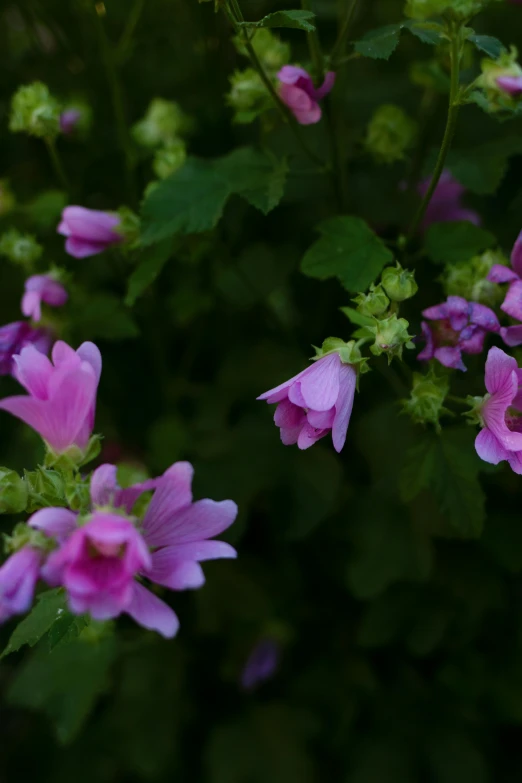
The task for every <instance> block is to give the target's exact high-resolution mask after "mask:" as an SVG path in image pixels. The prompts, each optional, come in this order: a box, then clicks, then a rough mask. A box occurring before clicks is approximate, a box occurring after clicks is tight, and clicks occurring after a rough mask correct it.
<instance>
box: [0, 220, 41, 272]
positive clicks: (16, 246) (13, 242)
mask: <svg viewBox="0 0 522 783" xmlns="http://www.w3.org/2000/svg"><path fill="white" fill-rule="evenodd" d="M42 253H43V247H42V246H41V245H39V244H38V242H37V241H36V239H35V238H34V236H32V235H31V234H21V233H20V231H18V230H17V229H16V228H12V229H10V230H9V231H6V232H5V234H2V236H1V237H0V255H2V256H6V258H8V259H9V260H10V261H12V263H13V264H20V265H21V266H24V267H26V268H29V269H30V268H31V267H32V265H33V264H34V263H35V262H36V261H38V259H39V258H40V256H41V255H42Z"/></svg>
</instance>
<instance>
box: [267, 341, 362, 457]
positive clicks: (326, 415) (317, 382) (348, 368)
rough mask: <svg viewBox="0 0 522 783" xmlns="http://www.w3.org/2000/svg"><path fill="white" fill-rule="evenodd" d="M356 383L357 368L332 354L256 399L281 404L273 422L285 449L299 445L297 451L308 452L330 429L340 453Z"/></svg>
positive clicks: (348, 421) (335, 446) (344, 439)
mask: <svg viewBox="0 0 522 783" xmlns="http://www.w3.org/2000/svg"><path fill="white" fill-rule="evenodd" d="M356 380H357V372H356V370H355V369H354V367H353V366H352V365H351V364H343V362H342V361H341V358H340V356H339V354H338V353H332V354H328V355H327V356H323V357H322V358H321V359H318V360H317V361H315V362H314V363H313V364H312V365H310V367H307V368H306V370H303V371H302V372H300V373H299V375H296V376H294V377H293V378H290V380H289V381H285V383H282V384H281V385H280V386H276V387H275V389H270V391H267V392H265V393H264V394H261V395H260V396H259V397H258V398H257V399H258V400H266V401H267V403H268V404H269V405H271V404H272V403H274V402H277V403H279V405H278V406H277V408H276V411H275V413H274V422H275V424H276V426H277V427H279V428H280V430H281V440H282V441H283V443H284V445H285V446H290V445H292V444H294V443H297V446H298V448H300V449H308V448H310V446H313V445H314V443H316V442H317V441H318V440H319V439H320V438H324V436H325V435H327V434H328V433H329V432H330V430H331V431H332V441H333V445H334V448H335V450H336V451H337V452H339V451H341V449H342V448H343V446H344V443H345V441H346V433H347V431H348V424H349V423H350V416H351V413H352V407H353V398H354V394H355V384H356Z"/></svg>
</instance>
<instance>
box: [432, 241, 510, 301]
mask: <svg viewBox="0 0 522 783" xmlns="http://www.w3.org/2000/svg"><path fill="white" fill-rule="evenodd" d="M507 263H508V261H507V259H506V258H505V257H504V256H503V254H502V253H500V252H499V251H498V250H486V251H485V252H484V253H482V254H481V255H479V256H473V258H470V259H469V260H468V261H460V262H457V263H451V264H446V266H445V267H444V272H443V274H442V277H441V282H442V284H443V286H444V291H445V292H446V295H447V296H462V297H463V298H464V299H467V300H468V301H470V302H480V303H481V304H485V305H488V307H494V306H495V305H497V304H499V302H500V300H501V299H502V290H501V289H500V288H499V287H498V286H497V285H495V283H494V282H492V281H491V280H490V279H489V273H490V271H491V269H492V268H493V267H494V266H497V265H498V266H503V267H506V266H507Z"/></svg>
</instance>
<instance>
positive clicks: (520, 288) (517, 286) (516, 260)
mask: <svg viewBox="0 0 522 783" xmlns="http://www.w3.org/2000/svg"><path fill="white" fill-rule="evenodd" d="M511 266H512V269H510V268H509V267H508V266H504V265H503V264H494V265H493V266H492V267H491V269H490V270H489V274H488V277H487V279H488V280H490V281H491V282H492V283H509V288H508V291H507V294H506V297H505V299H504V302H503V303H502V304H501V305H500V309H501V310H503V311H504V312H505V313H507V315H510V316H511V317H512V318H515V319H516V320H517V321H522V232H521V233H520V234H519V235H518V237H517V240H516V242H515V244H514V245H513V250H512V251H511ZM500 334H501V335H502V339H503V340H504V342H505V343H506V345H509V346H510V347H513V346H515V345H521V344H522V326H506V327H502V329H501V330H500Z"/></svg>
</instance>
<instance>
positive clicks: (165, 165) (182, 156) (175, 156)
mask: <svg viewBox="0 0 522 783" xmlns="http://www.w3.org/2000/svg"><path fill="white" fill-rule="evenodd" d="M186 158H187V147H186V144H185V142H184V141H183V140H182V139H174V140H173V141H170V142H169V143H168V144H167V145H166V146H165V147H161V148H160V149H159V150H156V152H155V154H154V160H153V162H152V168H153V169H154V174H155V175H156V176H157V177H159V178H160V179H165V178H166V177H168V176H169V175H170V174H173V173H174V172H175V171H177V170H178V169H180V168H181V167H182V166H183V164H184V163H185V160H186Z"/></svg>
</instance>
